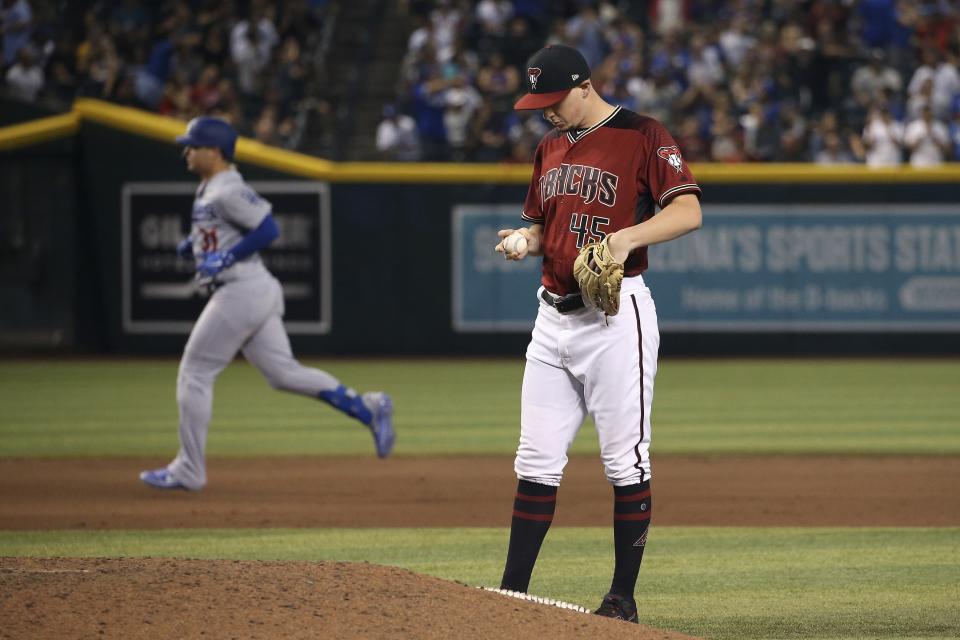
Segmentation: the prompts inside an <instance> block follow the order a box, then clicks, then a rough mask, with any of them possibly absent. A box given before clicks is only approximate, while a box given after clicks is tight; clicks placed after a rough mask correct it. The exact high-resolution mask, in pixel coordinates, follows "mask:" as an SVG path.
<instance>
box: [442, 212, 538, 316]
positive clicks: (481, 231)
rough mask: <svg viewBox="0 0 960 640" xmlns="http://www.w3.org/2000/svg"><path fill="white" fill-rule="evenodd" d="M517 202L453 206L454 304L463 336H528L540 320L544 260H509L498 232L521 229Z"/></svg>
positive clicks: (454, 312)
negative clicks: (499, 249)
mask: <svg viewBox="0 0 960 640" xmlns="http://www.w3.org/2000/svg"><path fill="white" fill-rule="evenodd" d="M522 224H523V222H522V221H521V220H520V210H519V207H518V206H517V205H515V204H508V205H504V204H492V205H457V206H456V207H454V208H453V224H452V225H451V228H452V235H453V238H452V243H451V246H452V247H453V251H452V258H453V265H452V269H451V273H452V274H453V281H452V287H453V289H452V291H451V301H452V305H453V328H454V330H455V331H458V332H504V331H505V332H515V331H516V332H527V331H530V330H531V329H532V328H533V321H534V320H535V319H536V317H537V304H538V302H537V297H536V293H537V288H538V286H539V283H540V260H539V259H532V260H520V261H515V260H505V259H504V258H503V254H500V253H495V252H494V250H493V248H494V247H495V246H496V245H497V243H498V242H499V238H498V237H497V231H499V230H500V229H513V228H517V227H518V226H521V225H522Z"/></svg>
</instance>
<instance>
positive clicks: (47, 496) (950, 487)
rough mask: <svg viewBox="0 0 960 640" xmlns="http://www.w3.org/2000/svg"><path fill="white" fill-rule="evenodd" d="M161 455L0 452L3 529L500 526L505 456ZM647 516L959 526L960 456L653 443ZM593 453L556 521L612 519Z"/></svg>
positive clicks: (725, 522) (509, 472)
mask: <svg viewBox="0 0 960 640" xmlns="http://www.w3.org/2000/svg"><path fill="white" fill-rule="evenodd" d="M158 462H159V461H158V460H156V459H122V458H102V459H94V458H76V459H3V460H0V529H19V530H35V529H149V528H157V527H160V528H189V527H202V528H207V527H485V526H491V527H508V526H509V525H510V515H511V511H512V506H513V494H514V492H515V491H516V478H515V477H514V475H513V464H512V460H511V459H509V458H505V457H502V456H500V457H494V456H490V457H433V458H427V457H413V456H411V457H404V456H400V457H395V458H390V459H388V460H377V459H374V458H370V457H346V458H343V457H329V458H327V457H310V458H307V457H302V458H297V457H282V458H221V459H213V460H211V461H210V465H209V480H210V484H209V485H208V486H207V488H206V489H204V490H203V491H201V492H196V493H194V492H190V493H188V492H183V491H166V492H164V491H157V490H154V489H150V488H148V487H145V486H144V485H142V484H141V483H140V481H139V480H138V479H137V475H138V473H139V472H140V470H142V469H149V468H153V467H157V466H159V465H158ZM652 485H653V504H654V507H653V508H654V512H653V514H654V515H653V522H654V526H657V525H696V526H771V527H773V526H798V527H799V526H871V527H874V526H876V527H882V526H894V527H896V526H915V527H948V526H957V525H960V492H958V491H956V488H957V487H958V486H960V458H957V457H948V456H942V457H937V456H928V457H912V458H893V457H890V458H886V457H856V456H806V457H747V456H722V457H711V458H696V457H677V456H661V457H659V458H655V459H654V466H653V480H652ZM611 505H612V492H611V491H610V488H609V485H608V484H607V483H606V480H605V479H604V477H603V470H602V467H601V465H600V462H599V460H598V459H597V457H596V456H576V457H573V458H571V460H570V464H569V465H568V466H567V470H566V475H565V477H564V481H563V484H562V485H561V487H560V493H559V496H558V501H557V513H556V519H555V520H554V524H555V526H565V525H569V526H609V523H610V518H611V513H612V506H611Z"/></svg>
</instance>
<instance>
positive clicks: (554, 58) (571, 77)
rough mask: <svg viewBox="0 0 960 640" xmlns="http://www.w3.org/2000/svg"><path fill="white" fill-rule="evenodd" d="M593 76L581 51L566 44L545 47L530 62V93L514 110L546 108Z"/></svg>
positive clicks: (528, 83)
mask: <svg viewBox="0 0 960 640" xmlns="http://www.w3.org/2000/svg"><path fill="white" fill-rule="evenodd" d="M589 77H590V66H589V65H587V61H586V59H584V57H583V56H582V55H581V54H580V52H579V51H577V50H576V49H574V48H573V47H568V46H565V45H562V44H552V45H550V46H548V47H544V48H543V49H540V51H537V52H536V53H535V54H533V55H532V56H530V59H529V60H528V61H527V90H528V91H529V93H527V95H525V96H523V97H522V98H520V99H519V100H518V101H517V104H515V105H513V108H514V109H518V110H522V109H544V108H546V107H549V106H550V105H553V104H556V103H558V102H560V101H561V100H563V99H564V98H565V97H567V94H568V93H570V89H573V88H574V87H576V86H578V85H579V84H580V83H581V82H583V81H584V80H586V79H588V78H589Z"/></svg>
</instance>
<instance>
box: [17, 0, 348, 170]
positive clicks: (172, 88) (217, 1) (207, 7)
mask: <svg viewBox="0 0 960 640" xmlns="http://www.w3.org/2000/svg"><path fill="white" fill-rule="evenodd" d="M326 9H327V0H284V1H283V2H280V3H274V2H267V1H266V0H253V1H252V2H249V3H242V4H241V3H235V2H229V1H224V0H195V1H192V2H190V1H187V0H166V1H164V2H141V1H140V0H112V1H111V0H103V1H98V2H69V1H66V2H55V1H52V0H46V1H45V0H2V5H0V34H2V39H3V60H2V61H0V68H2V70H3V77H4V79H5V85H6V86H5V91H6V93H7V94H8V95H11V96H14V97H18V98H20V99H22V100H27V101H33V100H36V99H37V98H39V97H43V98H46V99H49V100H53V101H56V102H60V103H61V104H69V103H70V102H72V100H73V99H74V98H76V97H95V98H101V99H105V100H110V101H112V102H117V103H120V104H125V105H130V106H136V107H140V108H145V109H150V110H152V111H156V112H159V113H162V114H165V115H170V116H173V117H176V118H180V119H182V120H189V119H190V118H192V117H194V116H196V115H200V114H210V115H218V116H222V117H225V118H228V119H229V120H230V121H232V122H234V123H235V124H237V126H238V128H239V129H240V130H241V132H242V133H244V134H246V135H250V136H253V137H255V138H257V139H259V140H261V141H263V142H265V143H269V144H276V145H281V146H286V147H290V148H297V149H301V150H304V151H307V152H313V153H323V152H324V151H325V149H326V147H327V144H328V140H327V138H328V137H329V133H330V132H329V128H330V127H329V121H330V113H329V111H330V106H329V104H328V103H327V101H325V100H324V99H323V97H322V96H323V91H322V84H323V82H324V81H325V79H326V78H325V73H324V65H323V62H324V60H323V53H324V52H323V51H322V50H321V49H322V46H323V44H324V42H323V36H324V33H325V32H324V29H323V26H324V20H325V16H326Z"/></svg>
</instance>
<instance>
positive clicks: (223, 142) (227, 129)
mask: <svg viewBox="0 0 960 640" xmlns="http://www.w3.org/2000/svg"><path fill="white" fill-rule="evenodd" d="M177 142H178V143H180V144H182V145H184V146H187V147H216V148H217V149H220V153H222V154H223V157H224V159H225V160H233V150H234V148H235V147H236V146H237V130H236V129H234V128H233V127H232V126H230V124H229V123H228V122H227V121H226V120H221V119H220V118H213V117H211V116H200V117H199V118H194V119H193V120H191V121H190V122H188V123H187V132H186V133H185V134H184V135H182V136H177Z"/></svg>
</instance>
